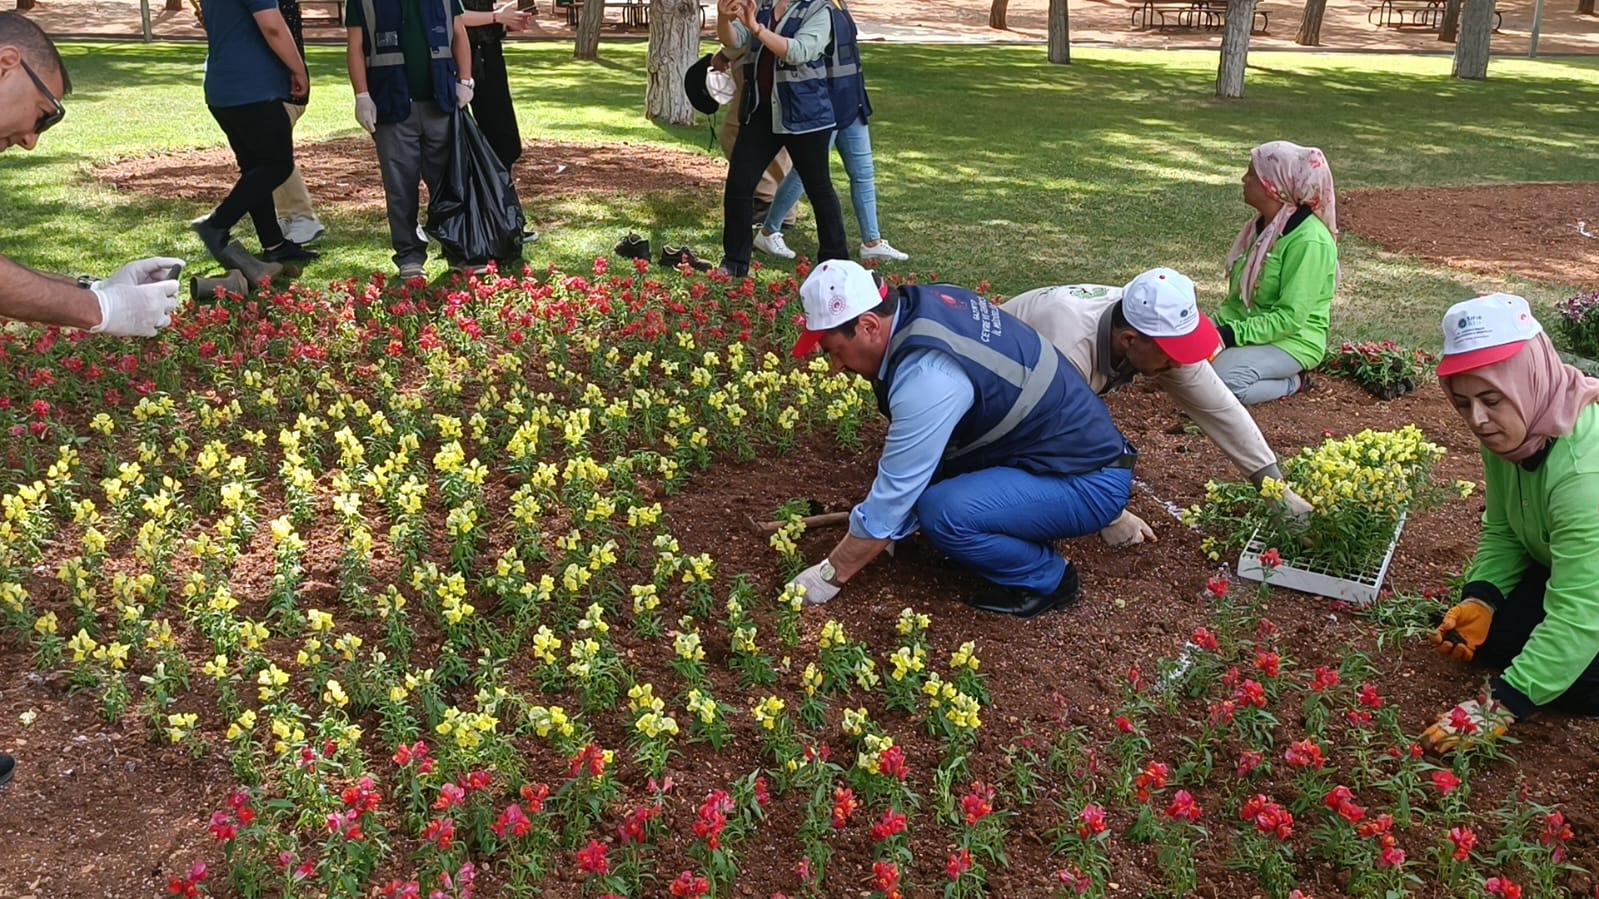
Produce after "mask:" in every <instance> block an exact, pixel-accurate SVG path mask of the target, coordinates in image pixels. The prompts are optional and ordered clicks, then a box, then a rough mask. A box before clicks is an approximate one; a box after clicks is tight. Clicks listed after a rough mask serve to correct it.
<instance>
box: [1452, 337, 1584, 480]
mask: <svg viewBox="0 0 1599 899" xmlns="http://www.w3.org/2000/svg"><path fill="white" fill-rule="evenodd" d="M1460 374H1473V375H1476V376H1477V377H1479V378H1482V379H1483V380H1484V381H1487V382H1488V385H1489V386H1490V387H1492V388H1493V389H1495V390H1497V391H1499V393H1500V394H1502V395H1503V396H1504V397H1505V399H1507V400H1509V401H1510V405H1512V406H1514V407H1515V408H1516V411H1517V412H1518V413H1520V415H1521V418H1522V420H1523V421H1525V422H1526V423H1527V439H1526V440H1525V441H1523V442H1522V444H1521V446H1518V447H1516V448H1515V449H1514V450H1513V451H1511V452H1509V453H1506V454H1504V457H1505V458H1506V459H1509V460H1510V461H1512V462H1520V461H1521V460H1523V459H1526V458H1527V457H1529V456H1532V455H1534V454H1536V453H1537V452H1538V451H1539V450H1541V449H1543V448H1544V445H1545V444H1546V443H1548V442H1549V440H1550V439H1551V438H1554V437H1564V436H1566V435H1568V434H1570V433H1571V430H1572V428H1574V427H1576V424H1577V416H1578V415H1581V414H1582V410H1583V409H1584V408H1585V407H1586V406H1588V405H1589V404H1590V403H1596V402H1599V378H1590V377H1588V376H1587V375H1585V374H1583V373H1582V372H1581V371H1579V370H1577V369H1576V368H1573V367H1572V366H1570V365H1567V364H1566V363H1564V362H1561V361H1560V354H1559V353H1556V352H1555V347H1554V344H1552V343H1550V342H1549V335H1547V334H1542V333H1540V334H1538V335H1537V336H1535V337H1533V338H1532V339H1531V340H1528V341H1527V342H1526V343H1525V344H1524V345H1523V346H1522V347H1521V352H1519V353H1517V354H1516V355H1514V356H1511V357H1510V358H1509V359H1506V360H1505V361H1503V362H1495V363H1494V364H1492V365H1484V366H1483V367H1481V368H1474V369H1471V370H1470V371H1469V372H1461V373H1460ZM1450 380H1452V379H1451V378H1448V377H1443V378H1439V379H1438V383H1439V384H1440V385H1442V386H1443V389H1444V395H1445V396H1448V397H1449V398H1450V401H1451V402H1453V401H1454V393H1453V392H1452V391H1451V390H1450V389H1449V382H1450Z"/></svg>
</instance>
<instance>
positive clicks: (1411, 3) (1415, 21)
mask: <svg viewBox="0 0 1599 899" xmlns="http://www.w3.org/2000/svg"><path fill="white" fill-rule="evenodd" d="M1366 21H1367V22H1370V23H1371V24H1373V25H1375V26H1377V27H1378V28H1420V29H1422V30H1425V31H1437V30H1438V29H1439V27H1441V26H1442V25H1443V21H1444V0H1382V2H1381V3H1378V4H1377V5H1376V6H1372V7H1369V8H1368V9H1367V11H1366ZM1504 22H1505V16H1504V13H1501V12H1500V11H1499V10H1497V9H1496V10H1494V31H1496V32H1497V31H1498V30H1499V28H1500V26H1502V25H1503V24H1504Z"/></svg>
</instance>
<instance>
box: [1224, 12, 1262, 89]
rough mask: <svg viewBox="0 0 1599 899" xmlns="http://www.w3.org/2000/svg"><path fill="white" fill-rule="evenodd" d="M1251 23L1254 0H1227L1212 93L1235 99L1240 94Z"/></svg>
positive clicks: (1253, 16) (1247, 53)
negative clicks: (1218, 60) (1219, 54)
mask: <svg viewBox="0 0 1599 899" xmlns="http://www.w3.org/2000/svg"><path fill="white" fill-rule="evenodd" d="M1254 23H1255V0H1227V25H1226V27H1225V28H1223V29H1222V33H1221V64H1220V65H1219V66H1217V67H1216V96H1218V97H1221V98H1222V99H1223V100H1236V99H1238V98H1239V97H1242V96H1243V95H1244V66H1245V64H1246V61H1247V59H1248V57H1249V29H1250V26H1252V25H1254Z"/></svg>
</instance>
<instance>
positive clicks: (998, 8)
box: [988, 0, 1592, 31]
mask: <svg viewBox="0 0 1599 899" xmlns="http://www.w3.org/2000/svg"><path fill="white" fill-rule="evenodd" d="M1590 2H1592V0H1590ZM1009 8H1010V0H994V4H993V5H992V6H990V7H989V8H988V27H990V28H998V29H1000V30H1001V31H1006V30H1009V28H1010V26H1008V25H1006V24H1005V13H1006V11H1007V10H1008V9H1009Z"/></svg>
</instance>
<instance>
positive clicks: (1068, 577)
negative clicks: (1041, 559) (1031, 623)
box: [966, 562, 1077, 618]
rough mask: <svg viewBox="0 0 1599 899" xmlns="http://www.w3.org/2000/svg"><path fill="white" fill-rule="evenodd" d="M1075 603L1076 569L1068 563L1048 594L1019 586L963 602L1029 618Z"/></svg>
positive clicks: (998, 589) (986, 593) (997, 588)
mask: <svg viewBox="0 0 1599 899" xmlns="http://www.w3.org/2000/svg"><path fill="white" fill-rule="evenodd" d="M1076 601H1077V568H1076V566H1074V565H1072V563H1071V562H1067V563H1066V570H1065V571H1064V572H1063V573H1062V574H1061V576H1060V583H1059V584H1056V585H1055V589H1053V590H1051V591H1049V592H1048V593H1034V592H1033V591H1031V590H1023V589H1021V588H1020V587H995V588H994V589H992V590H988V591H985V592H983V593H979V594H978V595H976V596H973V597H971V598H970V599H968V600H966V604H967V605H969V606H971V607H972V608H974V609H980V610H982V611H984V612H996V613H999V614H1001V615H1015V616H1016V617H1017V618H1031V617H1033V616H1034V615H1040V614H1043V613H1044V612H1048V611H1051V610H1054V609H1064V608H1066V607H1067V606H1069V605H1071V604H1072V603H1074V602H1076Z"/></svg>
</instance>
